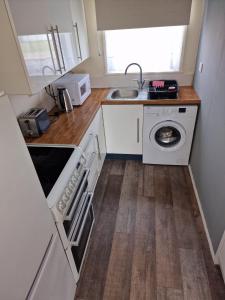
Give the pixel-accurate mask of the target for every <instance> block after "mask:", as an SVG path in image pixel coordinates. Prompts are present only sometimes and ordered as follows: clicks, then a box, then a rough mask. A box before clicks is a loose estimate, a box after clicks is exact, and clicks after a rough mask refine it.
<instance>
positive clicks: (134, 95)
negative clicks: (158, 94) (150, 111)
mask: <svg viewBox="0 0 225 300" xmlns="http://www.w3.org/2000/svg"><path fill="white" fill-rule="evenodd" d="M107 99H108V100H143V99H147V91H144V90H138V89H132V88H121V89H113V90H111V91H110V92H109V94H108V96H107Z"/></svg>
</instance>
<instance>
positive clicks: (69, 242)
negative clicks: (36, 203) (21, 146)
mask: <svg viewBox="0 0 225 300" xmlns="http://www.w3.org/2000/svg"><path fill="white" fill-rule="evenodd" d="M29 151H30V153H31V157H32V156H33V158H32V160H33V162H34V165H35V164H36V171H37V174H38V176H39V179H40V181H41V184H42V187H43V190H44V192H45V195H46V197H47V202H48V206H49V208H50V209H51V211H52V214H53V216H54V219H55V222H56V226H57V229H58V232H59V234H60V238H61V241H62V244H63V247H64V250H65V252H66V255H67V258H68V261H69V263H70V267H71V270H72V273H73V275H74V278H75V281H76V282H77V281H78V279H79V274H80V271H81V267H82V264H83V261H84V257H85V253H86V250H87V247H88V242H89V238H90V235H91V231H92V227H93V224H94V211H93V206H92V198H93V190H92V189H91V188H90V187H91V186H92V185H90V182H91V181H92V177H91V173H92V169H93V167H94V165H93V163H94V157H95V153H94V152H93V153H92V155H90V156H89V155H86V154H85V152H83V150H82V149H81V148H79V147H76V148H74V147H72V146H71V147H69V146H68V147H65V146H60V147H52V146H50V145H48V146H46V145H45V147H43V146H42V147H40V145H38V146H37V145H35V146H33V147H29ZM39 153H40V155H39ZM35 155H36V157H35ZM57 155H58V156H57ZM39 157H40V158H39ZM54 157H55V159H54ZM39 161H40V162H41V165H43V161H46V163H45V164H44V166H43V167H42V166H41V167H40V166H38V162H39ZM62 161H63V163H62ZM60 164H61V166H59V165H60ZM63 165H64V166H63ZM42 168H43V170H42ZM61 169H62V170H61ZM57 171H58V173H57ZM43 174H45V175H46V177H47V179H46V178H45V179H44V177H43ZM51 177H52V178H53V179H54V180H55V179H56V181H55V182H54V180H52V182H51V185H50V184H49V182H47V183H46V181H47V180H50V181H51ZM56 177H57V178H56Z"/></svg>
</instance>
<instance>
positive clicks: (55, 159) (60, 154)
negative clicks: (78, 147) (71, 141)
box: [28, 146, 74, 197]
mask: <svg viewBox="0 0 225 300" xmlns="http://www.w3.org/2000/svg"><path fill="white" fill-rule="evenodd" d="M28 150H29V152H30V155H31V158H32V161H33V164H34V167H35V169H36V172H37V175H38V177H39V180H40V182H41V185H42V188H43V190H44V193H45V196H46V197H47V196H48V195H49V193H50V191H51V189H52V188H53V186H54V184H55V183H56V181H57V179H58V177H59V175H60V174H61V172H62V170H63V168H64V167H65V165H66V163H67V161H68V160H69V158H70V156H71V154H72V153H73V151H74V148H66V147H65V148H64V147H33V146H28Z"/></svg>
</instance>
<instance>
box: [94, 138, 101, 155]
mask: <svg viewBox="0 0 225 300" xmlns="http://www.w3.org/2000/svg"><path fill="white" fill-rule="evenodd" d="M95 138H96V141H97V147H98V158H99V160H101V149H100V144H99V138H98V135H97V134H96V135H95Z"/></svg>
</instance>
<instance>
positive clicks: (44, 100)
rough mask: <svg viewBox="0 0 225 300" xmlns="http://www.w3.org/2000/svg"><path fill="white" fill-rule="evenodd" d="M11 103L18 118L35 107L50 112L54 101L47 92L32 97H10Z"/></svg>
mask: <svg viewBox="0 0 225 300" xmlns="http://www.w3.org/2000/svg"><path fill="white" fill-rule="evenodd" d="M8 97H9V99H10V102H11V104H12V106H13V109H14V112H15V114H16V116H17V117H18V116H19V115H20V114H22V113H24V112H27V111H28V110H29V109H30V108H33V107H41V108H46V109H47V111H50V110H51V109H52V108H53V106H54V105H55V104H54V100H53V99H52V98H51V97H49V96H48V95H47V94H46V93H45V91H44V90H43V91H42V92H40V93H38V94H35V95H32V96H27V95H16V96H12V95H10V96H8Z"/></svg>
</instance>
